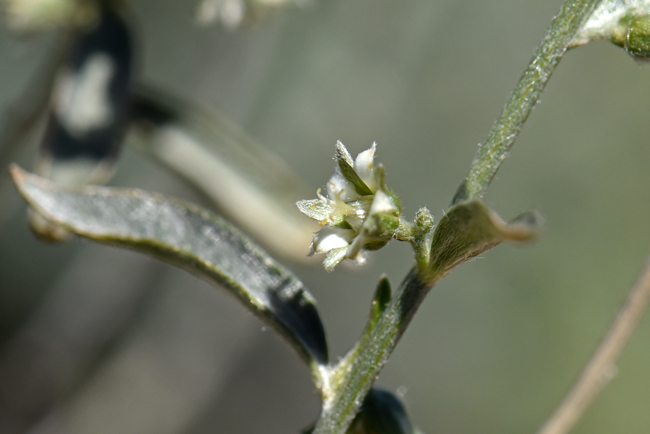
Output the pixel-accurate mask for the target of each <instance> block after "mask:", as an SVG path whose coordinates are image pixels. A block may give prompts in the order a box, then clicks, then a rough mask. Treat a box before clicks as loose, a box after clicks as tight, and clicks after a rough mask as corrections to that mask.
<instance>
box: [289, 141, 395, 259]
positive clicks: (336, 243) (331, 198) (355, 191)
mask: <svg viewBox="0 0 650 434" xmlns="http://www.w3.org/2000/svg"><path fill="white" fill-rule="evenodd" d="M376 147H377V145H376V144H375V143H373V145H372V147H371V148H370V149H367V150H365V151H363V152H361V153H360V154H359V155H358V156H357V158H356V159H354V160H353V159H352V156H351V155H350V153H349V152H348V150H347V149H346V148H345V146H344V145H343V143H341V142H338V143H337V144H336V152H335V154H334V160H335V161H336V162H337V168H336V170H335V171H334V174H333V175H332V177H331V178H330V180H329V181H328V182H327V184H326V187H325V192H326V194H325V195H323V194H321V190H320V189H319V190H318V192H317V195H318V199H312V200H301V201H299V202H298V203H297V205H298V208H299V209H300V211H301V212H303V213H304V214H306V215H307V216H309V217H311V218H313V219H315V220H317V221H318V222H319V223H320V224H321V225H322V226H325V227H324V228H323V229H321V230H320V231H318V232H317V233H316V234H315V235H314V239H313V241H312V244H311V252H310V255H313V254H314V253H323V254H325V255H326V258H325V261H324V263H323V264H324V266H325V269H327V270H328V271H331V270H332V269H334V267H335V266H336V265H338V264H339V263H341V261H343V260H344V259H352V260H354V261H356V262H357V263H358V264H361V263H363V262H365V251H366V250H377V249H379V248H381V247H383V246H384V245H385V244H386V243H387V242H388V241H389V240H390V239H391V238H393V236H394V234H395V231H396V230H397V228H398V227H399V216H400V213H401V206H400V202H399V199H398V198H397V197H396V196H395V195H394V194H393V193H391V192H390V191H389V190H388V189H387V188H386V184H385V182H384V174H385V171H384V167H383V166H382V165H378V166H377V167H375V166H374V158H375V150H376Z"/></svg>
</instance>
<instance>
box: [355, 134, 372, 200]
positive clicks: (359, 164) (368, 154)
mask: <svg viewBox="0 0 650 434" xmlns="http://www.w3.org/2000/svg"><path fill="white" fill-rule="evenodd" d="M376 149H377V143H373V144H372V147H371V148H370V149H366V150H365V151H363V152H360V153H359V155H357V159H356V160H354V170H356V172H357V174H358V175H359V178H361V180H362V181H363V182H365V183H366V185H367V186H368V188H369V189H370V190H371V191H372V192H373V193H374V192H376V191H377V180H376V179H375V172H374V171H373V169H374V168H373V165H374V160H375V150H376Z"/></svg>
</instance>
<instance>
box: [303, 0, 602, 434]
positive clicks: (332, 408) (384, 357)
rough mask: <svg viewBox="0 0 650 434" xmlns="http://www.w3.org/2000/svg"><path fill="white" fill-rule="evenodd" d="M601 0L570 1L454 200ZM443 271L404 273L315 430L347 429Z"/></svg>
mask: <svg viewBox="0 0 650 434" xmlns="http://www.w3.org/2000/svg"><path fill="white" fill-rule="evenodd" d="M599 1H600V0H567V1H566V2H565V3H564V5H563V6H562V9H561V11H560V13H559V14H558V15H557V17H556V18H555V19H554V20H553V23H552V24H551V27H550V28H549V30H548V31H547V33H546V36H545V37H544V39H543V40H542V43H541V44H540V46H539V48H538V49H537V52H536V53H535V55H534V56H533V59H532V60H531V62H530V64H529V65H528V68H527V69H526V71H525V72H524V74H523V76H522V78H521V80H520V81H519V84H518V85H517V87H516V88H515V90H514V92H513V93H512V95H511V96H510V99H509V101H508V102H507V104H506V106H505V108H504V109H503V112H502V113H501V116H500V117H499V119H498V120H497V121H496V123H495V125H494V127H493V128H492V131H491V132H490V134H489V136H488V139H487V141H486V142H485V144H484V145H483V146H481V149H480V150H479V153H478V154H477V156H476V158H475V160H474V163H473V166H472V168H471V170H470V171H469V173H468V175H467V177H466V178H465V180H464V181H463V183H462V184H461V186H460V188H459V189H458V191H457V192H456V195H455V196H454V198H453V200H452V205H453V204H456V203H459V202H463V201H466V200H473V199H479V198H480V197H481V196H482V195H483V194H484V193H485V190H486V189H487V187H488V185H489V184H490V182H491V181H492V178H494V175H495V174H496V172H497V170H498V169H499V166H500V165H501V163H502V162H503V160H504V159H505V157H506V156H507V153H508V151H509V150H510V148H511V147H512V145H513V143H514V141H515V139H516V138H517V135H518V134H519V132H520V131H521V128H522V126H523V124H524V122H525V121H526V119H527V118H528V115H529V114H530V111H531V110H532V108H533V106H534V105H535V103H536V102H537V99H538V98H539V95H540V94H541V92H542V91H543V90H544V88H545V86H546V83H547V82H548V80H549V78H550V77H551V74H552V73H553V71H554V70H555V68H556V67H557V65H558V63H559V61H560V59H561V58H562V55H563V54H564V53H565V52H566V50H567V46H568V44H569V42H570V41H571V40H572V39H573V37H574V35H575V34H576V32H577V31H578V29H579V28H580V26H581V25H582V23H583V22H584V21H585V20H586V19H587V18H588V17H589V16H590V15H591V13H592V12H593V10H594V8H595V7H596V6H597V4H598V3H599ZM440 277H441V276H436V278H435V279H431V280H428V281H426V282H425V281H423V280H422V278H421V276H419V275H418V273H417V271H416V270H413V271H411V273H410V274H409V275H408V276H407V277H406V279H405V280H404V282H403V284H402V285H401V287H400V289H399V290H398V292H397V294H395V296H394V297H393V300H392V301H391V303H390V305H389V306H388V307H387V309H386V311H385V312H384V315H383V316H382V318H381V319H380V320H379V321H378V323H377V325H376V326H375V328H374V330H373V331H372V333H371V335H370V338H369V339H368V341H367V343H366V345H365V346H364V348H360V349H359V353H358V357H357V359H356V360H354V361H347V360H346V361H344V363H349V364H348V365H347V366H337V367H336V371H337V372H344V373H345V374H343V378H341V379H340V382H337V383H338V384H337V387H336V390H335V391H334V394H333V396H332V398H331V399H329V400H327V402H326V403H325V405H324V407H323V411H322V413H321V417H320V419H319V420H318V422H317V424H316V427H315V429H314V434H344V433H345V432H346V431H347V429H348V427H349V425H350V423H351V422H352V420H353V418H354V416H355V415H356V413H357V411H358V410H359V406H360V405H361V402H362V401H363V398H364V397H365V395H366V394H367V392H368V390H369V389H370V387H371V386H372V384H373V382H374V381H375V379H376V377H377V375H378V374H379V372H380V371H381V369H382V368H383V366H384V365H385V364H386V362H387V361H388V358H389V357H390V355H391V353H392V352H393V349H394V348H395V346H396V345H397V342H398V341H399V338H400V337H401V336H402V334H403V333H404V331H405V330H406V327H407V326H408V324H409V323H410V320H411V319H412V318H413V316H414V315H415V312H416V311H417V309H418V307H419V305H420V304H421V302H422V300H423V299H424V296H425V295H426V293H427V292H428V291H429V289H431V287H432V286H433V285H434V284H435V282H436V281H437V279H439V278H440Z"/></svg>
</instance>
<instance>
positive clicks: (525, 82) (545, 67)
mask: <svg viewBox="0 0 650 434" xmlns="http://www.w3.org/2000/svg"><path fill="white" fill-rule="evenodd" d="M599 2H600V0H567V1H566V2H565V3H564V5H563V6H562V9H561V10H560V13H559V14H558V15H557V16H556V17H555V19H554V20H553V23H552V24H551V27H550V28H549V29H548V31H547V32H546V36H544V39H543V40H542V43H541V44H540V46H539V48H538V49H537V52H536V53H535V55H534V56H533V58H532V60H531V61H530V63H529V65H528V68H526V70H525V71H524V74H523V75H522V76H521V79H520V80H519V84H517V87H516V88H515V90H514V91H513V92H512V95H511V96H510V99H509V100H508V102H507V103H506V106H505V107H504V109H503V111H502V112H501V116H499V118H498V119H497V121H496V122H495V124H494V126H493V127H492V130H491V131H490V134H489V135H488V138H487V140H486V141H485V143H484V144H482V145H481V147H480V149H479V151H478V153H477V154H476V157H475V158H474V162H473V164H472V168H471V169H470V171H469V173H468V174H467V176H466V177H465V179H464V180H463V182H462V183H461V185H460V186H459V187H458V190H457V191H456V194H455V195H454V198H453V199H452V202H451V205H455V204H457V203H460V202H464V201H467V200H474V199H480V198H481V197H482V196H483V195H484V194H485V191H486V190H487V188H488V186H489V185H490V182H492V179H493V178H494V175H496V173H497V171H498V170H499V167H500V166H501V163H502V162H503V160H505V158H506V157H507V156H508V152H509V151H510V148H511V147H512V145H513V144H514V142H515V139H516V138H517V136H518V135H519V132H520V131H521V128H522V127H523V125H524V122H526V119H528V115H529V114H530V112H531V110H532V109H533V107H534V106H535V104H536V103H537V100H538V99H539V96H540V94H541V93H542V91H543V90H544V88H545V87H546V83H547V82H548V80H549V78H551V74H552V73H553V71H555V68H556V67H557V65H558V63H559V62H560V59H561V58H562V56H563V55H564V53H565V52H566V50H567V47H568V45H569V43H570V42H571V40H572V39H573V37H574V36H575V34H576V32H577V31H578V29H579V28H580V26H581V25H582V23H584V22H585V21H586V20H587V18H589V16H590V15H591V13H592V12H593V10H594V9H595V7H596V6H597V5H598V3H599Z"/></svg>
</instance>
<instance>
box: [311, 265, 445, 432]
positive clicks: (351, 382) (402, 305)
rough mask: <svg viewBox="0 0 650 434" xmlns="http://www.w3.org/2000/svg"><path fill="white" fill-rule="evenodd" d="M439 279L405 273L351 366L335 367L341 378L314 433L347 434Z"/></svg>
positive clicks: (412, 272)
mask: <svg viewBox="0 0 650 434" xmlns="http://www.w3.org/2000/svg"><path fill="white" fill-rule="evenodd" d="M436 281H437V279H436V280H432V281H428V282H424V281H422V280H421V279H420V277H419V274H418V272H417V270H416V268H414V269H413V270H411V272H410V273H409V274H408V275H407V276H406V278H405V279H404V281H403V282H402V284H401V286H400V287H399V289H398V290H397V293H396V294H395V296H394V297H393V298H392V300H391V302H390V304H389V305H388V306H387V307H386V310H385V311H384V314H383V315H382V317H381V319H380V320H379V322H378V323H377V325H376V326H375V328H374V329H373V331H372V333H371V335H370V338H369V339H368V340H367V342H366V344H365V345H364V346H363V347H362V348H359V352H358V357H357V358H356V360H351V361H350V364H349V365H348V366H336V368H335V370H336V372H337V373H340V375H341V376H342V378H340V379H335V381H334V382H335V384H336V386H335V389H334V390H333V391H332V392H333V394H332V395H331V399H328V400H327V401H326V402H325V403H324V404H323V410H322V413H321V416H320V419H319V420H318V424H317V425H316V427H315V429H314V434H344V433H345V432H346V431H347V429H348V426H349V425H350V423H352V420H353V419H354V416H355V415H356V414H357V412H358V410H359V407H360V405H361V403H362V402H363V398H364V397H365V396H366V394H367V393H368V390H370V387H371V386H372V384H373V383H374V381H375V379H376V378H377V375H379V372H380V371H381V369H382V368H383V367H384V365H385V364H386V362H387V361H388V358H389V357H390V355H391V353H392V352H393V349H394V348H395V346H396V345H397V342H398V341H399V339H400V338H401V336H402V334H403V333H404V331H405V330H406V327H407V326H408V324H409V323H410V321H411V319H412V318H413V315H415V312H416V311H417V308H418V307H419V306H420V304H421V303H422V300H424V297H425V296H426V294H427V293H428V292H429V290H430V289H431V288H432V287H433V285H434V284H435V282H436ZM344 362H345V359H344Z"/></svg>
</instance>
